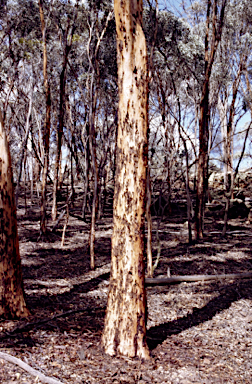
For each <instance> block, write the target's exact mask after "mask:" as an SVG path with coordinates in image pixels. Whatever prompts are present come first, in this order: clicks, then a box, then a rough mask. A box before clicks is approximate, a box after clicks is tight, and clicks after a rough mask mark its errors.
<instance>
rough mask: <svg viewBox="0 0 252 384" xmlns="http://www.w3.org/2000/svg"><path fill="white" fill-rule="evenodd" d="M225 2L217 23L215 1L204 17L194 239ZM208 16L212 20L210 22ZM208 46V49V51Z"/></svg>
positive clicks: (199, 228) (200, 217) (200, 220)
mask: <svg viewBox="0 0 252 384" xmlns="http://www.w3.org/2000/svg"><path fill="white" fill-rule="evenodd" d="M226 3H227V0H223V2H222V5H221V10H220V16H219V20H218V22H217V15H218V7H217V0H214V1H213V3H212V1H211V0H208V1H207V16H206V35H205V78H204V84H203V88H202V95H201V100H200V118H199V161H198V172H197V196H196V207H195V219H196V222H195V227H196V228H195V229H196V238H197V239H198V240H199V239H202V238H203V230H204V212H205V199H206V193H207V189H208V143H209V114H210V111H209V87H210V76H211V72H212V68H213V63H214V58H215V54H216V51H217V48H218V45H219V42H220V40H221V34H222V28H223V23H224V16H225V8H226ZM210 16H212V20H211V22H210ZM211 24H212V28H211V29H212V36H211V39H210V36H209V34H210V25H211ZM209 44H210V49H209Z"/></svg>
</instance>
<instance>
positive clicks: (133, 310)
mask: <svg viewBox="0 0 252 384" xmlns="http://www.w3.org/2000/svg"><path fill="white" fill-rule="evenodd" d="M114 9H115V18H116V29H117V57H118V85H119V116H118V137H117V160H116V162H117V165H116V180H115V194H114V213H113V224H114V228H113V236H112V260H111V277H110V291H109V296H108V304H107V312H106V318H105V328H104V331H103V337H102V342H103V346H104V348H105V352H106V353H108V354H110V355H116V354H121V355H124V356H128V357H135V356H138V357H140V358H145V359H148V358H149V351H148V347H147V344H146V294H145V286H144V215H145V199H146V169H147V155H148V152H147V150H148V146H147V127H148V115H147V88H148V87H147V82H148V79H147V52H146V42H145V37H144V33H143V30H142V9H143V8H142V1H137V0H133V1H129V0H122V1H119V0H115V2H114Z"/></svg>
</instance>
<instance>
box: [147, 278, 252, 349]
mask: <svg viewBox="0 0 252 384" xmlns="http://www.w3.org/2000/svg"><path fill="white" fill-rule="evenodd" d="M220 290H221V293H220V295H219V296H218V297H216V298H213V299H212V300H210V301H209V302H208V303H207V304H206V305H205V306H204V307H203V308H195V309H193V312H192V313H190V314H188V315H187V316H184V317H181V318H179V319H176V320H174V321H171V322H168V323H163V324H160V325H158V326H155V327H151V328H150V329H149V330H148V331H147V343H148V346H149V348H150V350H153V349H155V348H156V347H157V346H158V345H159V344H162V343H163V341H165V340H166V339H167V338H168V337H169V336H171V335H174V334H175V335H176V334H179V333H181V332H182V331H184V330H186V329H189V328H191V327H195V326H197V325H199V324H201V323H203V322H206V321H208V320H211V319H212V318H213V317H214V316H215V315H216V314H218V313H220V312H222V311H223V310H225V309H228V308H229V307H230V306H231V304H232V303H233V302H235V301H237V300H240V299H250V300H251V299H252V280H244V281H240V282H235V283H233V284H227V285H225V286H223V287H222V288H221V289H220Z"/></svg>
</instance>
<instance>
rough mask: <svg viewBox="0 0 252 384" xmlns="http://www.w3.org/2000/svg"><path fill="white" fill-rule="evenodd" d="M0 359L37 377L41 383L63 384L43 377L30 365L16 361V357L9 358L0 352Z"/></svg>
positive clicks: (6, 354) (9, 356)
mask: <svg viewBox="0 0 252 384" xmlns="http://www.w3.org/2000/svg"><path fill="white" fill-rule="evenodd" d="M0 358H1V359H4V360H6V361H8V362H9V363H12V364H16V365H18V366H19V367H21V368H22V369H24V370H25V371H26V372H28V373H30V374H31V375H32V376H35V377H38V378H39V380H40V381H42V383H46V384H64V383H62V381H59V380H56V379H53V378H51V377H48V376H45V375H44V374H43V373H41V372H40V371H38V370H36V369H34V368H32V367H31V366H30V365H28V364H26V363H24V362H23V361H22V360H20V359H18V358H17V357H14V356H11V355H9V354H8V353H4V352H0Z"/></svg>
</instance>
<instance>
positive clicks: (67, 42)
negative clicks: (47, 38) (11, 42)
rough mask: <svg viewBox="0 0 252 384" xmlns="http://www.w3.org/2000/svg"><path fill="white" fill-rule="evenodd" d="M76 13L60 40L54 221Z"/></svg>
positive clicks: (54, 217)
mask: <svg viewBox="0 0 252 384" xmlns="http://www.w3.org/2000/svg"><path fill="white" fill-rule="evenodd" d="M75 6H76V7H78V2H77V3H76V5H75ZM76 9H77V8H76ZM76 15H77V12H75V15H74V20H73V23H72V27H70V19H69V20H68V25H67V28H66V30H65V32H64V34H63V36H62V40H63V44H64V45H63V49H64V58H63V64H62V70H61V73H60V105H59V126H58V139H57V150H56V158H55V168H54V184H53V204H52V219H53V221H55V220H56V217H57V198H58V196H57V195H58V188H59V172H60V158H61V146H62V137H63V126H64V116H65V101H66V72H67V63H68V55H69V52H70V50H71V46H72V39H73V33H74V29H75V19H76Z"/></svg>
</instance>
